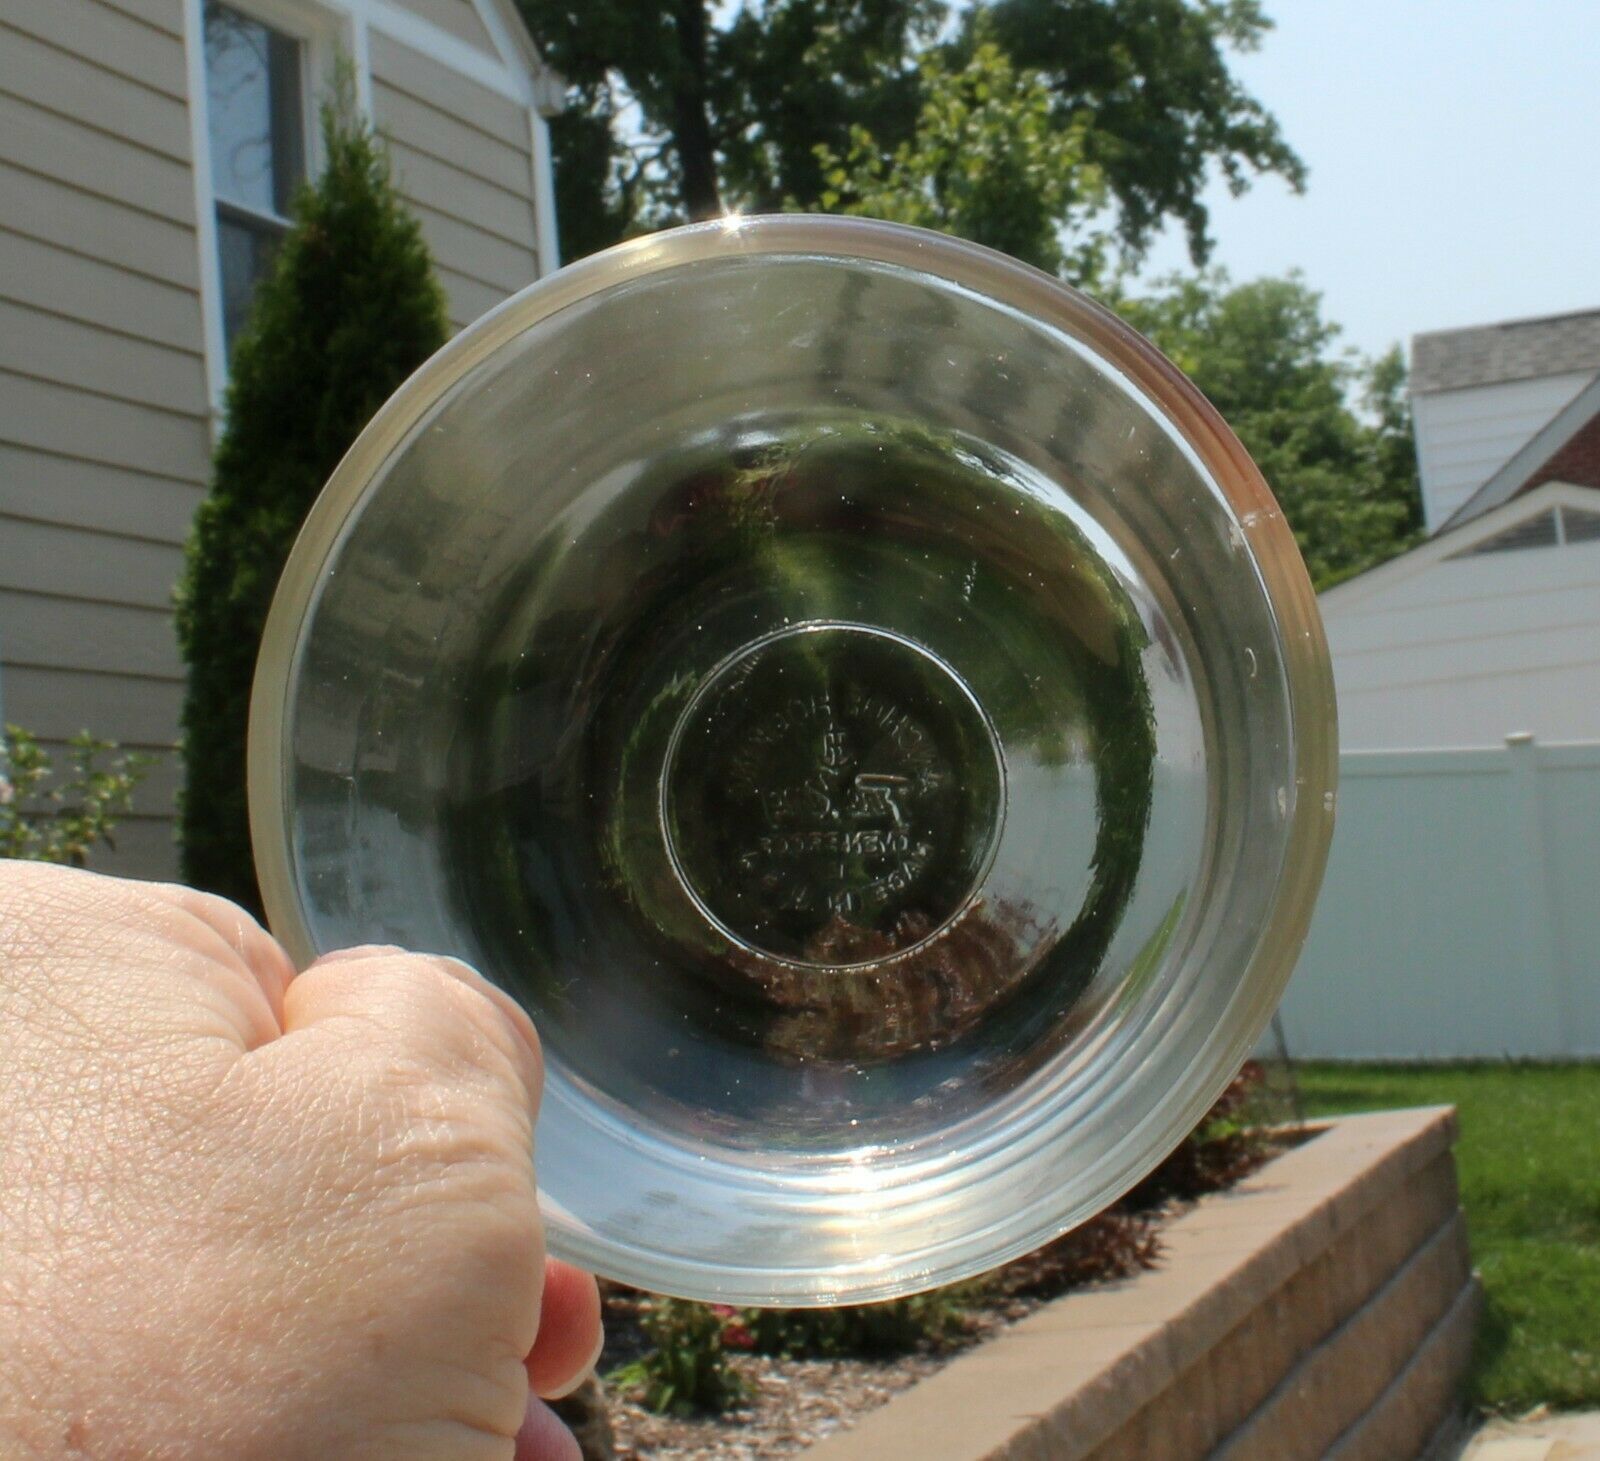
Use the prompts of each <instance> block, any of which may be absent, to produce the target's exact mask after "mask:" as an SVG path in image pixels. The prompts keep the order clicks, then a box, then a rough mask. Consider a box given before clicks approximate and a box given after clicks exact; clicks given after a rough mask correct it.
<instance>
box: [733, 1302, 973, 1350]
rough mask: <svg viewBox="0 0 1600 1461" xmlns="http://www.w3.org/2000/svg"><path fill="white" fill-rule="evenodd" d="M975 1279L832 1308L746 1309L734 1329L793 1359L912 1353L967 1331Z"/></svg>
mask: <svg viewBox="0 0 1600 1461" xmlns="http://www.w3.org/2000/svg"><path fill="white" fill-rule="evenodd" d="M975 1292H976V1291H975V1290H974V1287H973V1285H971V1284H963V1285H958V1286H953V1287H950V1288H942V1289H934V1290H933V1291H932V1292H931V1293H925V1294H913V1295H912V1296H911V1297H910V1298H905V1299H890V1300H888V1301H887V1302H885V1303H879V1304H848V1305H843V1306H840V1307H836V1308H828V1309H746V1310H744V1311H743V1313H742V1315H741V1318H740V1321H739V1328H738V1330H736V1331H735V1332H736V1333H739V1334H747V1335H748V1336H749V1347H750V1348H752V1349H755V1350H758V1351H760V1352H761V1353H762V1354H780V1355H788V1356H789V1357H791V1358H794V1359H837V1358H840V1357H842V1356H845V1355H895V1354H909V1353H910V1352H911V1351H912V1350H918V1349H928V1348H932V1349H941V1348H944V1347H946V1346H948V1345H950V1344H952V1343H954V1342H956V1341H957V1340H959V1339H960V1338H961V1337H962V1336H963V1335H965V1334H966V1333H967V1329H968V1323H967V1310H968V1302H969V1301H970V1299H971V1298H972V1297H973V1296H974V1293H975Z"/></svg>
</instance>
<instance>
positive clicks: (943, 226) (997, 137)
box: [817, 40, 1106, 282]
mask: <svg viewBox="0 0 1600 1461" xmlns="http://www.w3.org/2000/svg"><path fill="white" fill-rule="evenodd" d="M951 61H952V57H951V55H950V54H949V53H948V52H945V51H942V50H934V51H930V52H928V53H927V54H926V55H925V56H924V58H923V62H922V82H923V100H922V107H921V110H920V112H919V114H918V117H917V124H916V130H915V131H914V133H913V134H912V136H911V138H910V139H909V140H907V141H905V142H902V143H901V144H900V145H899V146H898V147H897V148H895V149H894V151H893V152H892V153H886V152H885V151H884V149H883V148H882V147H881V146H880V145H879V143H878V142H877V140H876V139H875V138H874V137H873V136H872V134H871V132H869V131H868V130H867V129H866V128H865V127H862V126H855V127H852V128H851V129H850V150H849V153H848V154H847V155H846V156H845V157H843V158H840V157H838V156H836V155H835V154H834V153H833V152H832V151H831V150H830V149H829V148H828V147H827V145H826V144H822V145H819V147H818V148H817V156H818V160H819V161H820V162H821V163H822V167H823V179H824V184H825V186H824V189H823V192H822V194H821V196H820V198H819V199H818V200H817V201H818V203H819V204H820V205H821V207H822V208H823V209H825V210H826V211H828V212H840V213H856V214H861V215H863V216H865V217H868V218H884V219H889V220H891V221H893V222H898V223H914V224H919V225H920V226H922V227H924V228H936V229H940V230H942V231H944V232H946V233H954V234H958V235H960V236H961V237H962V238H970V239H973V240H974V241H976V242H978V243H983V244H988V245H989V246H990V247H991V248H996V249H1000V250H1002V251H1003V252H1005V253H1008V254H1011V255H1013V256H1014V257H1016V258H1019V259H1023V260H1025V261H1026V262H1028V263H1030V264H1037V265H1038V266H1039V267H1040V268H1043V269H1049V270H1052V271H1057V272H1066V273H1069V274H1070V275H1071V276H1072V277H1073V278H1074V279H1076V280H1078V281H1080V282H1082V281H1086V280H1088V279H1090V278H1093V277H1094V276H1095V275H1097V274H1098V272H1099V267H1100V262H1101V256H1102V252H1103V249H1102V244H1103V238H1102V236H1101V235H1099V234H1096V233H1093V232H1089V233H1088V234H1087V236H1085V224H1086V222H1087V220H1088V219H1089V217H1090V216H1091V215H1092V214H1093V213H1094V212H1095V211H1096V210H1097V209H1099V208H1100V207H1101V206H1102V204H1103V203H1104V201H1105V196H1106V195H1105V189H1104V187H1103V185H1102V183H1101V181H1100V175H1099V170H1098V169H1097V168H1095V167H1094V166H1093V165H1091V164H1088V163H1086V162H1085V160H1084V130H1085V129H1084V128H1083V126H1082V125H1081V124H1079V123H1076V122H1074V123H1070V124H1068V125H1067V126H1065V127H1058V126H1056V125H1054V122H1053V119H1052V112H1051V100H1050V92H1049V89H1048V87H1047V86H1046V85H1045V84H1044V81H1043V79H1042V78H1041V77H1040V75H1039V73H1037V72H1034V71H1019V70H1018V69H1017V67H1016V65H1015V64H1014V63H1013V62H1012V60H1011V58H1010V57H1009V56H1007V55H1006V53H1005V52H1004V51H1002V50H1001V49H1000V47H999V46H998V45H996V44H995V43H994V42H993V41H987V40H985V41H980V42H979V43H978V44H977V45H976V46H975V47H974V48H973V49H972V50H971V51H970V52H969V53H968V54H967V55H966V57H965V58H964V59H963V61H962V63H961V64H960V65H959V67H952V64H951ZM1063 228H1066V229H1067V231H1068V232H1070V233H1071V234H1073V236H1074V237H1076V238H1077V239H1078V242H1077V244H1076V246H1075V247H1074V248H1073V250H1072V252H1071V254H1070V255H1069V254H1068V252H1067V251H1066V250H1065V249H1064V248H1063V246H1062V241H1061V234H1062V231H1063Z"/></svg>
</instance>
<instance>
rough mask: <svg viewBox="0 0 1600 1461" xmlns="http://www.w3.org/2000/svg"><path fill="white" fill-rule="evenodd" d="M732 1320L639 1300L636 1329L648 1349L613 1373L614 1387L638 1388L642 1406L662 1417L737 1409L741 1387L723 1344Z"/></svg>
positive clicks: (727, 1314) (685, 1303)
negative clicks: (735, 1407) (640, 1332)
mask: <svg viewBox="0 0 1600 1461" xmlns="http://www.w3.org/2000/svg"><path fill="white" fill-rule="evenodd" d="M736 1318H737V1314H736V1311H735V1310H733V1309H731V1308H728V1307H726V1306H723V1305H718V1304H695V1303H691V1302H690V1301H689V1300H687V1299H662V1298H652V1299H646V1300H644V1301H643V1302H642V1303H641V1304H640V1306H639V1324H640V1327H641V1328H642V1329H643V1330H644V1333H645V1337H646V1338H647V1339H648V1340H649V1341H650V1344H651V1346H652V1348H651V1349H650V1350H649V1352H648V1353H646V1354H645V1355H644V1357H643V1358H642V1359H638V1360H635V1361H634V1362H633V1363H632V1364H631V1365H627V1366H625V1367H624V1368H622V1369H621V1370H618V1371H617V1372H616V1373H615V1374H614V1375H613V1376H612V1377H611V1378H612V1381H613V1383H615V1384H618V1385H621V1386H624V1387H630V1388H637V1389H638V1390H639V1392H640V1398H641V1399H642V1400H643V1402H644V1404H645V1405H647V1406H648V1407H649V1408H650V1409H651V1410H655V1411H660V1412H663V1413H666V1414H672V1415H692V1414H694V1412H696V1411H702V1410H708V1411H713V1412H716V1411H723V1410H727V1409H729V1408H730V1407H731V1406H734V1405H737V1404H738V1403H739V1401H740V1400H742V1399H743V1398H744V1396H745V1393H746V1387H745V1383H744V1379H743V1377H742V1376H741V1375H740V1374H739V1372H738V1371H737V1370H736V1369H734V1367H733V1365H732V1364H731V1363H730V1362H729V1358H728V1346H726V1345H725V1342H724V1336H725V1334H726V1332H727V1331H728V1330H729V1328H730V1326H731V1325H732V1324H733V1323H734V1322H735V1321H736ZM746 1347H748V1346H746Z"/></svg>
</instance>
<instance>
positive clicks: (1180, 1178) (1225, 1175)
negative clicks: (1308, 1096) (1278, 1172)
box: [1123, 1060, 1272, 1208]
mask: <svg viewBox="0 0 1600 1461" xmlns="http://www.w3.org/2000/svg"><path fill="white" fill-rule="evenodd" d="M1268 1099H1269V1092H1268V1091H1267V1089H1266V1085H1265V1071H1264V1070H1263V1068H1262V1067H1261V1065H1260V1064H1258V1063H1257V1062H1256V1061H1253V1060H1251V1061H1246V1062H1245V1064H1244V1066H1243V1067H1242V1068H1241V1069H1240V1071H1239V1074H1238V1075H1236V1076H1235V1077H1234V1078H1233V1080H1232V1082H1231V1083H1230V1084H1229V1086H1228V1088H1227V1089H1226V1090H1225V1091H1224V1092H1223V1093H1222V1094H1221V1095H1220V1096H1219V1097H1218V1098H1217V1102H1216V1104H1215V1105H1214V1106H1212V1108H1211V1109H1210V1111H1208V1112H1207V1113H1206V1116H1205V1119H1204V1120H1203V1121H1202V1122H1201V1123H1200V1124H1199V1125H1198V1126H1197V1127H1195V1129H1194V1130H1193V1131H1192V1132H1190V1134H1189V1135H1188V1136H1186V1137H1185V1138H1184V1139H1183V1141H1182V1142H1181V1143H1180V1144H1179V1145H1178V1147H1177V1149H1176V1150H1175V1151H1174V1152H1173V1153H1172V1155H1171V1156H1169V1157H1168V1158H1167V1159H1166V1161H1164V1162H1163V1163H1162V1164H1161V1165H1160V1166H1159V1167H1157V1168H1156V1169H1155V1171H1153V1172H1152V1173H1151V1174H1150V1175H1149V1176H1148V1177H1146V1178H1145V1179H1144V1181H1143V1182H1141V1183H1140V1184H1139V1185H1138V1186H1137V1187H1135V1188H1134V1189H1133V1191H1132V1192H1130V1193H1129V1194H1128V1195H1127V1197H1126V1198H1124V1199H1123V1201H1124V1202H1125V1203H1126V1204H1127V1205H1128V1206H1129V1207H1133V1208H1144V1207H1156V1206H1159V1205H1160V1204H1161V1203H1163V1202H1170V1201H1179V1202H1191V1201H1193V1200H1194V1199H1195V1198H1197V1197H1204V1196H1205V1194H1206V1193H1208V1192H1218V1191H1221V1190H1222V1189H1223V1188H1224V1187H1231V1186H1232V1185H1233V1184H1234V1183H1235V1182H1237V1181H1239V1180H1240V1179H1241V1178H1242V1177H1245V1176H1248V1175H1249V1173H1251V1172H1253V1171H1254V1170H1255V1169H1256V1168H1257V1167H1259V1166H1260V1165H1261V1163H1262V1162H1263V1161H1265V1160H1266V1159H1267V1157H1268V1156H1270V1155H1271V1153H1272V1143H1271V1138H1270V1135H1269V1133H1268V1130H1267V1126H1268V1123H1267V1122H1266V1121H1264V1120H1263V1119H1262V1118H1263V1106H1264V1104H1265V1102H1266V1101H1267V1100H1268Z"/></svg>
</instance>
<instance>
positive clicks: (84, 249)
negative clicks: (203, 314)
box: [0, 140, 200, 310]
mask: <svg viewBox="0 0 1600 1461" xmlns="http://www.w3.org/2000/svg"><path fill="white" fill-rule="evenodd" d="M4 145H5V144H4V141H3V140H0V148H3V147H4ZM0 218H3V219H4V220H5V225H6V227H7V228H9V229H11V230H12V232H13V234H15V235H16V236H18V237H22V238H27V239H33V240H36V241H38V242H40V243H44V244H48V245H49V246H50V247H51V248H53V249H64V250H67V251H69V252H71V253H75V254H79V255H81V256H83V257H85V258H88V259H94V260H98V261H99V262H100V263H104V264H111V265H114V266H115V267H116V268H117V269H118V270H119V271H120V272H128V273H136V274H142V275H145V276H146V277H148V278H151V279H154V280H157V281H158V282H159V283H162V284H175V285H177V286H178V288H179V289H180V290H181V291H182V292H183V293H184V294H186V295H188V296H189V297H190V299H191V300H192V299H193V298H194V295H195V291H196V290H197V289H199V287H200V258H199V255H198V254H197V253H196V252H195V241H194V229H193V227H192V226H191V225H190V224H189V223H187V222H184V223H175V222H173V221H172V220H170V219H166V218H157V217H155V216H154V215H152V214H149V213H141V212H139V211H138V210H137V209H135V208H129V207H113V206H110V205H109V204H108V202H107V200H106V199H105V198H104V197H102V196H100V195H98V194H95V193H90V192H82V191H80V190H79V189H77V188H74V187H71V186H69V185H68V184H66V183H62V182H58V181H57V180H56V179H55V178H48V177H41V176H40V175H39V174H38V173H31V172H24V171H23V170H22V169H21V168H19V167H13V166H12V165H11V164H10V163H6V162H0ZM185 307H186V308H188V309H191V310H193V309H197V308H198V304H197V303H192V304H188V305H186V306H185Z"/></svg>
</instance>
